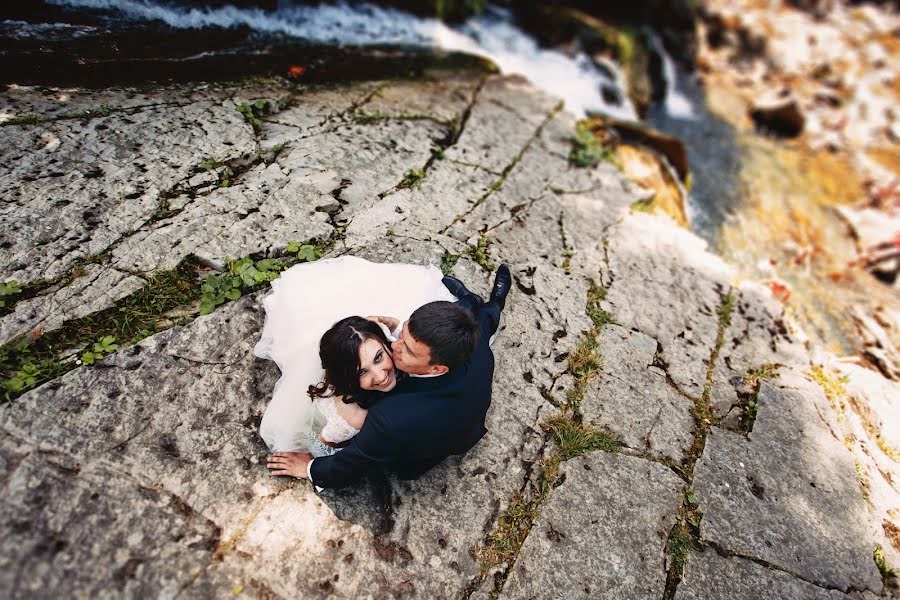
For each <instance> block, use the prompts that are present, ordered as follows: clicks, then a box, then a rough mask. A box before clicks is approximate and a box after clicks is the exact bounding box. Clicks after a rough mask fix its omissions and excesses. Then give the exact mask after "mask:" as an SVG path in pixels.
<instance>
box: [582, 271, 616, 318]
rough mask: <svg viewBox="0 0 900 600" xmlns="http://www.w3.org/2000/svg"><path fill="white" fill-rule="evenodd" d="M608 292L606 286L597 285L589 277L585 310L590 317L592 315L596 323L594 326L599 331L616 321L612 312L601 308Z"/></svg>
mask: <svg viewBox="0 0 900 600" xmlns="http://www.w3.org/2000/svg"><path fill="white" fill-rule="evenodd" d="M606 294H607V291H606V288H602V287H600V286H599V285H597V284H596V282H594V280H593V279H588V299H587V305H586V307H585V310H586V312H587V315H588V317H590V319H591V321H592V322H593V323H594V328H595V329H596V330H597V331H600V329H602V328H603V326H604V325H610V324H614V323H615V322H616V319H615V317H613V316H612V313H611V312H609V311H606V310H603V309H602V308H600V303H601V302H603V301H604V300H606Z"/></svg>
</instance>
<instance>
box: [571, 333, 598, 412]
mask: <svg viewBox="0 0 900 600" xmlns="http://www.w3.org/2000/svg"><path fill="white" fill-rule="evenodd" d="M596 350H597V339H596V337H595V332H593V331H591V332H588V333H587V334H585V336H584V337H583V338H582V340H581V342H579V344H578V347H577V348H575V350H573V351H572V353H571V354H569V358H568V366H569V372H570V373H571V374H572V375H573V376H574V378H575V385H574V386H573V387H572V389H571V390H569V391H568V392H566V407H567V409H569V410H570V411H572V412H575V413H578V411H579V410H580V408H581V401H582V400H583V399H584V393H585V391H587V386H588V384H589V383H590V381H591V379H592V378H593V377H594V375H595V374H596V373H597V371H599V370H600V367H601V366H602V363H601V360H600V357H599V356H597V353H596Z"/></svg>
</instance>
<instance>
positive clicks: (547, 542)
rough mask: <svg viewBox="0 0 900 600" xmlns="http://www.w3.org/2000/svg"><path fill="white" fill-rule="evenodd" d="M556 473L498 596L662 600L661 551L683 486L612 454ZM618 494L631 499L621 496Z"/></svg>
mask: <svg viewBox="0 0 900 600" xmlns="http://www.w3.org/2000/svg"><path fill="white" fill-rule="evenodd" d="M562 473H563V475H564V476H565V482H564V483H563V484H562V485H560V486H559V487H558V488H556V489H555V490H553V492H552V493H551V494H550V499H549V500H547V502H545V503H544V506H543V508H542V511H541V516H540V518H539V519H538V520H537V521H536V522H535V524H534V527H532V529H531V533H530V534H529V536H528V540H527V541H526V542H525V545H524V546H523V547H522V551H521V553H520V554H519V560H518V561H516V566H515V567H514V568H513V571H512V574H511V575H510V578H509V580H508V581H507V583H506V587H505V588H504V589H503V593H502V594H501V596H500V597H501V598H534V597H542V598H596V597H598V596H609V597H612V598H626V597H627V598H660V597H662V593H663V589H664V588H665V582H666V570H665V562H666V561H665V556H664V555H663V552H662V549H663V547H664V546H665V539H666V537H667V536H668V533H669V530H670V529H671V528H672V524H673V523H674V521H675V515H676V513H677V512H678V506H679V505H680V503H681V499H680V490H681V485H682V482H681V480H680V479H679V478H678V477H677V476H676V475H675V474H674V473H672V472H671V471H670V470H668V469H666V468H665V467H663V466H661V465H658V464H654V463H652V462H648V461H645V460H641V459H637V458H631V457H627V456H615V455H610V454H589V455H587V456H583V457H579V458H575V459H572V460H570V461H568V462H566V463H565V465H564V466H563V468H562ZM624 487H628V488H630V490H631V492H632V493H630V494H627V495H623V494H621V493H620V492H621V490H622V489H623V488H624ZM588 497H589V498H591V501H590V502H589V503H586V502H584V499H585V498H588ZM633 523H642V524H643V526H642V527H639V528H638V527H632V524H633Z"/></svg>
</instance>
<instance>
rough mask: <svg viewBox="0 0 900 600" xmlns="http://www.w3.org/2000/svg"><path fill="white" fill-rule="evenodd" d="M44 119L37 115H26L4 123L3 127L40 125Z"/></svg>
mask: <svg viewBox="0 0 900 600" xmlns="http://www.w3.org/2000/svg"><path fill="white" fill-rule="evenodd" d="M43 122H44V119H43V118H42V117H41V116H40V115H38V114H35V113H25V114H23V115H19V116H18V117H13V118H11V119H7V120H5V121H3V125H38V124H40V123H43Z"/></svg>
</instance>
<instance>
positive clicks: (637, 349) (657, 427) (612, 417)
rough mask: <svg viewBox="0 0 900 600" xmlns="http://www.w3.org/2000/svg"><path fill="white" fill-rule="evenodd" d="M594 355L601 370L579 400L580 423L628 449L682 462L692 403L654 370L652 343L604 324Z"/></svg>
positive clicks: (690, 428) (690, 436) (689, 438)
mask: <svg viewBox="0 0 900 600" xmlns="http://www.w3.org/2000/svg"><path fill="white" fill-rule="evenodd" d="M597 353H598V355H599V356H602V357H603V366H602V367H601V368H600V373H599V375H598V376H597V377H596V378H595V379H594V380H592V381H591V383H590V384H589V386H588V389H587V391H586V392H585V394H584V399H583V400H582V402H581V412H582V414H583V415H584V419H585V421H587V422H590V424H591V425H595V426H598V427H601V428H603V429H606V430H608V431H610V432H612V433H613V434H614V435H615V436H616V437H617V438H618V439H619V440H621V441H622V442H623V443H624V444H625V445H626V446H627V447H628V448H631V449H634V450H637V451H638V452H646V453H648V454H649V455H651V456H654V457H656V458H668V459H671V460H673V461H675V462H681V460H682V458H683V457H684V456H685V454H686V453H687V450H688V449H689V448H690V446H691V443H692V442H693V439H694V438H693V428H694V419H693V417H692V416H691V408H692V407H693V402H692V401H691V400H689V399H688V398H685V397H684V396H682V395H681V394H679V393H678V391H677V390H675V388H674V387H672V386H671V385H669V384H668V383H667V382H666V374H665V372H663V371H662V370H660V369H659V368H658V367H654V366H653V361H654V358H655V355H656V340H654V339H653V338H651V337H649V336H646V335H644V334H642V333H637V332H633V331H628V330H627V329H624V328H623V327H619V326H618V325H608V326H606V327H604V328H603V329H602V330H601V331H600V338H599V346H598V348H597Z"/></svg>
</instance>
